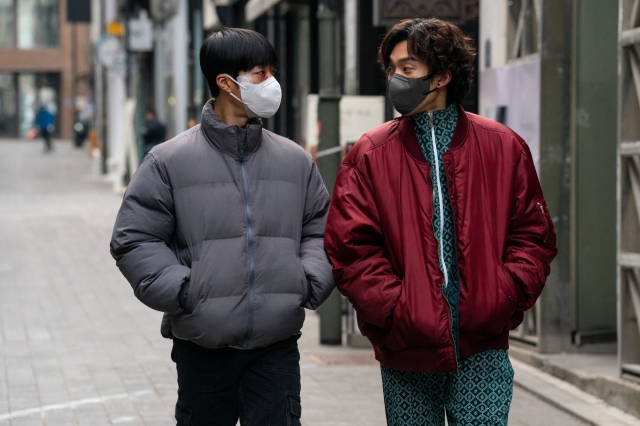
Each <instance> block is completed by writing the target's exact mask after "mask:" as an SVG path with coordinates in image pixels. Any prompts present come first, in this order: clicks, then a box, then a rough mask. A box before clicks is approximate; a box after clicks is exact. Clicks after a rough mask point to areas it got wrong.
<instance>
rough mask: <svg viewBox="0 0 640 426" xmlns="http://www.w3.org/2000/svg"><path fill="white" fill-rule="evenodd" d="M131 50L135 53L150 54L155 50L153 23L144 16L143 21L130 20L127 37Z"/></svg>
mask: <svg viewBox="0 0 640 426" xmlns="http://www.w3.org/2000/svg"><path fill="white" fill-rule="evenodd" d="M127 40H128V42H129V50H132V51H134V52H150V51H152V50H153V23H152V22H151V20H150V19H149V18H147V17H146V16H144V17H143V18H142V19H131V20H129V34H128V35H127Z"/></svg>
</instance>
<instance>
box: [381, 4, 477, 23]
mask: <svg viewBox="0 0 640 426" xmlns="http://www.w3.org/2000/svg"><path fill="white" fill-rule="evenodd" d="M466 3H467V2H466V0H373V21H374V26H383V25H389V24H391V25H393V24H394V23H395V22H394V21H395V20H398V19H407V18H416V17H420V18H440V19H446V20H451V21H461V20H464V18H465V8H466Z"/></svg>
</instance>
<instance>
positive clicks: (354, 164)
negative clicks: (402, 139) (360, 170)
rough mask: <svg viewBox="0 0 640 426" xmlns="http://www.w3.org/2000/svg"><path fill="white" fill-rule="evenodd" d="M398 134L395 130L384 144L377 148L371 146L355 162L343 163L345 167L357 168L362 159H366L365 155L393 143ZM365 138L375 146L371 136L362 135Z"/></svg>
mask: <svg viewBox="0 0 640 426" xmlns="http://www.w3.org/2000/svg"><path fill="white" fill-rule="evenodd" d="M396 133H397V129H396V130H394V131H393V132H392V133H391V134H390V135H389V136H388V137H387V138H386V139H385V140H384V141H383V142H381V143H380V144H379V145H376V146H370V147H368V148H367V149H366V150H365V151H364V152H363V153H362V154H360V156H359V157H357V158H356V159H355V160H354V161H353V162H349V163H343V164H344V165H345V166H351V167H357V165H358V164H359V163H360V161H362V159H363V158H364V156H365V154H366V153H367V152H370V151H374V150H376V149H378V148H381V147H383V146H385V145H386V144H388V143H389V142H391V141H393V140H394V139H395V138H396V137H397V136H398V135H397V134H396ZM362 137H363V138H367V140H368V141H369V143H371V144H373V140H372V139H371V137H369V135H367V134H364V135H362Z"/></svg>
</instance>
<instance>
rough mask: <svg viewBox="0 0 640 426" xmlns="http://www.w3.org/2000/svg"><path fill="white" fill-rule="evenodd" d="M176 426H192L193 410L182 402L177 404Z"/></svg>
mask: <svg viewBox="0 0 640 426" xmlns="http://www.w3.org/2000/svg"><path fill="white" fill-rule="evenodd" d="M176 422H177V423H176V426H192V422H191V410H190V409H188V408H187V406H186V405H184V404H183V403H182V402H180V400H178V402H177V403H176Z"/></svg>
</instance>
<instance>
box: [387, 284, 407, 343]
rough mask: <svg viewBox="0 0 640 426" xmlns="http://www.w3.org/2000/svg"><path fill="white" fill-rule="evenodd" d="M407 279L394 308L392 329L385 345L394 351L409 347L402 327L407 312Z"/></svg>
mask: <svg viewBox="0 0 640 426" xmlns="http://www.w3.org/2000/svg"><path fill="white" fill-rule="evenodd" d="M404 285H405V281H404V280H403V281H402V286H401V289H400V290H401V292H400V298H399V299H398V303H397V304H396V307H395V308H394V309H393V320H392V322H391V330H389V334H388V335H387V338H386V341H385V346H386V347H388V348H389V349H391V350H393V351H400V350H402V349H406V348H407V344H406V343H405V342H404V339H402V336H401V334H402V327H401V323H402V322H403V321H402V320H403V318H404V316H405V315H406V314H405V302H406V300H405V298H406V294H407V292H406V291H405V289H404Z"/></svg>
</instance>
